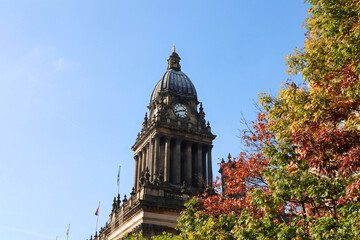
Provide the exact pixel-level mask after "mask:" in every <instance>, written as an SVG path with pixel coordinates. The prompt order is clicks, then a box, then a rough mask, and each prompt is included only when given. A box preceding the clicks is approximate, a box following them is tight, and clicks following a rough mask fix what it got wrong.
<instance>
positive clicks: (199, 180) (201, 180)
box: [196, 143, 204, 187]
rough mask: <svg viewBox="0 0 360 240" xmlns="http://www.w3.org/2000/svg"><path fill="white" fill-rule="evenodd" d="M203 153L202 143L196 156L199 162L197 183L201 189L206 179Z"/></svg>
mask: <svg viewBox="0 0 360 240" xmlns="http://www.w3.org/2000/svg"><path fill="white" fill-rule="evenodd" d="M202 156H203V152H202V145H201V144H200V143H198V144H197V154H196V161H197V183H198V186H199V187H202V186H203V183H204V178H203V158H202Z"/></svg>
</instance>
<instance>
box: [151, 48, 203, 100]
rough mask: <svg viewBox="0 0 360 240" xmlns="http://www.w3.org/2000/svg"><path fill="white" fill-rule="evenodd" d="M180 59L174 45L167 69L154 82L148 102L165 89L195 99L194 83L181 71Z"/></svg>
mask: <svg viewBox="0 0 360 240" xmlns="http://www.w3.org/2000/svg"><path fill="white" fill-rule="evenodd" d="M180 59H181V58H180V57H179V55H178V54H177V53H176V52H175V45H174V47H173V52H172V53H171V55H170V57H169V59H168V63H169V65H168V67H167V71H166V72H165V74H164V76H163V77H162V78H161V79H160V81H159V82H158V83H157V84H156V86H155V88H154V90H153V92H152V94H151V99H150V102H152V101H154V100H155V99H156V98H157V97H158V96H159V93H160V92H163V91H167V90H169V91H171V92H173V93H178V94H180V95H185V96H188V97H193V98H195V99H197V95H196V90H195V87H194V84H193V83H192V82H191V80H190V78H189V77H188V76H186V74H185V73H183V72H182V71H181V66H180Z"/></svg>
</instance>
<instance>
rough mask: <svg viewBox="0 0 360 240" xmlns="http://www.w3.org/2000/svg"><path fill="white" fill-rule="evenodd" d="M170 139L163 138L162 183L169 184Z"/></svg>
mask: <svg viewBox="0 0 360 240" xmlns="http://www.w3.org/2000/svg"><path fill="white" fill-rule="evenodd" d="M170 141H171V138H170V137H165V161H164V181H165V182H170Z"/></svg>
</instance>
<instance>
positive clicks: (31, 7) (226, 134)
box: [0, 0, 307, 240]
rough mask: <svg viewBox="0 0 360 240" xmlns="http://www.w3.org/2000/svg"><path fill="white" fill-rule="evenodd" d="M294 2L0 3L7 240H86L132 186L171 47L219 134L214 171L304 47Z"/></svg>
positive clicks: (0, 141) (0, 126)
mask: <svg viewBox="0 0 360 240" xmlns="http://www.w3.org/2000/svg"><path fill="white" fill-rule="evenodd" d="M306 9H307V6H306V5H305V4H304V3H303V1H300V0H296V1H295V0H293V1H288V0H275V1H268V0H255V1H244V0H239V1H215V0H209V1H160V0H153V1H120V0H118V1H110V0H109V1H80V0H79V1H70V0H68V1H66V0H63V1H59V0H52V1H48V0H42V1H40V0H32V1H28V0H26V1H25V0H24V1H20V0H13V1H0V53H1V54H0V212H1V214H0V216H1V217H0V232H1V238H2V239H11V240H20V239H27V240H33V239H56V236H58V239H59V240H60V239H66V235H65V233H66V229H67V226H68V224H71V227H70V235H69V239H87V238H89V237H90V235H91V234H94V231H95V223H96V217H95V215H94V213H95V210H96V208H97V205H98V202H99V201H101V207H100V216H99V226H103V225H104V224H105V222H106V221H107V220H108V215H109V214H110V211H111V203H112V199H113V197H114V196H115V194H116V192H117V185H116V177H117V171H118V166H119V165H121V169H122V171H121V183H120V193H121V195H122V196H123V194H127V195H129V192H130V191H131V188H132V185H133V173H134V160H133V153H132V151H131V149H130V148H131V146H132V144H133V143H134V141H135V138H136V135H137V132H138V131H139V130H140V128H141V124H142V121H143V117H144V113H145V111H146V110H147V108H146V107H147V105H148V103H149V100H150V95H151V92H152V90H153V87H154V86H155V84H156V83H157V81H158V80H159V79H160V78H161V77H162V75H163V74H164V72H165V70H166V67H167V62H166V60H167V59H168V57H169V55H170V53H171V48H172V45H173V43H175V44H176V49H177V52H178V54H179V55H180V57H181V58H182V60H181V65H182V71H183V72H185V73H186V74H187V75H188V76H189V77H190V79H191V80H192V82H193V83H194V85H195V87H196V90H197V93H198V98H199V101H201V102H203V105H204V110H205V113H206V120H209V121H210V124H211V126H212V130H213V133H214V134H216V135H217V138H216V139H215V141H214V148H213V169H214V171H216V169H218V166H217V163H218V162H219V159H220V158H225V157H226V156H227V154H228V153H231V154H232V155H234V156H236V155H237V154H238V153H239V152H240V149H241V144H240V141H239V139H238V138H237V135H238V129H240V128H241V124H240V119H241V114H242V113H243V114H244V116H245V117H246V118H247V119H249V120H251V119H253V118H254V117H255V108H254V107H253V103H254V101H257V93H259V92H271V93H272V94H274V95H275V94H276V93H277V91H278V89H279V85H280V84H281V83H282V82H283V81H285V80H286V79H287V78H289V76H288V75H287V74H286V73H285V70H286V66H285V60H284V59H285V56H286V54H289V53H291V52H292V50H293V49H294V48H295V47H297V46H298V47H301V46H302V45H303V41H304V29H302V24H303V23H304V20H305V17H306Z"/></svg>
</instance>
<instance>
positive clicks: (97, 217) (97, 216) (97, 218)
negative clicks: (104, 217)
mask: <svg viewBox="0 0 360 240" xmlns="http://www.w3.org/2000/svg"><path fill="white" fill-rule="evenodd" d="M98 209H100V201H99V206H98ZM98 220H99V212H97V215H96V225H95V233H96V232H97V225H98Z"/></svg>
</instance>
